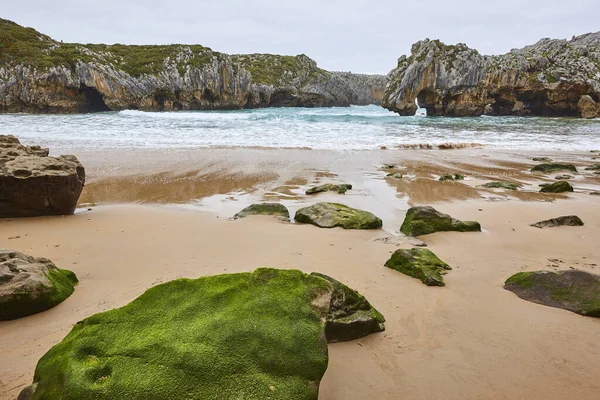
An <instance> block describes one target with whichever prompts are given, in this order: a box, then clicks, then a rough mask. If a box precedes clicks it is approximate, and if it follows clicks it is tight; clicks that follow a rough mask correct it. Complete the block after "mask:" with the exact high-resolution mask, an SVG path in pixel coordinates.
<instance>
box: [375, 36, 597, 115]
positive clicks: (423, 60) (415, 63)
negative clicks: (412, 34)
mask: <svg viewBox="0 0 600 400" xmlns="http://www.w3.org/2000/svg"><path fill="white" fill-rule="evenodd" d="M599 44H600V32H596V33H588V34H584V35H580V36H577V37H574V38H572V39H571V40H568V41H567V40H552V39H541V40H540V41H538V42H537V43H535V44H533V45H530V46H526V47H524V48H522V49H513V50H511V51H510V52H509V53H507V54H504V55H494V56H488V55H482V54H480V53H479V52H478V51H477V50H475V49H471V48H469V47H468V46H467V45H465V44H463V43H458V44H456V45H447V44H444V43H442V42H440V41H439V40H429V39H426V40H422V41H419V42H417V43H415V44H414V45H413V46H412V48H411V53H410V55H409V56H401V57H400V58H399V59H398V64H397V66H396V68H395V69H394V70H392V71H391V72H390V73H389V74H388V80H389V82H388V85H387V86H386V90H385V94H384V97H383V101H382V106H383V107H385V108H387V109H388V110H390V111H395V112H397V113H399V114H400V115H410V116H412V115H415V111H416V110H417V106H416V104H415V100H417V101H418V104H419V106H420V107H422V108H425V109H426V110H427V115H430V116H453V117H465V116H479V115H483V114H485V115H517V116H524V115H537V116H545V117H556V116H574V117H575V116H577V117H579V116H583V117H587V118H590V117H593V116H594V115H597V112H598V110H600V107H597V105H596V104H595V103H596V102H595V101H594V99H597V98H598V96H599V95H600V85H599V83H598V78H599V77H600V52H599V51H598V45H599ZM582 100H583V101H582ZM588 110H589V111H588Z"/></svg>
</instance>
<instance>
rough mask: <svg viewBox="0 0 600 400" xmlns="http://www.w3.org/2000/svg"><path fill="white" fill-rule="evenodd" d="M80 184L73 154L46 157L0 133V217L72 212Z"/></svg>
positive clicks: (80, 169)
mask: <svg viewBox="0 0 600 400" xmlns="http://www.w3.org/2000/svg"><path fill="white" fill-rule="evenodd" d="M84 183H85V170H84V168H83V166H82V165H81V164H80V163H79V161H78V160H77V158H75V156H60V157H49V156H48V149H42V148H40V147H39V146H23V145H21V144H20V143H19V140H18V139H17V138H16V137H14V136H1V135H0V218H6V217H33V216H39V215H68V214H73V212H74V211H75V207H76V205H77V200H78V199H79V195H80V194H81V191H82V190H83V185H84Z"/></svg>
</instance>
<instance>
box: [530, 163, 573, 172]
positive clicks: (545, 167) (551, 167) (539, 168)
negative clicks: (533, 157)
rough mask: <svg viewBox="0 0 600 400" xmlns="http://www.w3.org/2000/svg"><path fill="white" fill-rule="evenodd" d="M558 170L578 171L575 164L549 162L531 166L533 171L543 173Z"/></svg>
mask: <svg viewBox="0 0 600 400" xmlns="http://www.w3.org/2000/svg"><path fill="white" fill-rule="evenodd" d="M557 171H571V172H573V173H575V174H576V173H577V168H576V167H575V166H574V165H573V164H560V163H549V164H539V165H536V166H535V167H533V168H531V172H540V173H542V174H551V173H553V172H557Z"/></svg>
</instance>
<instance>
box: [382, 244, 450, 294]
mask: <svg viewBox="0 0 600 400" xmlns="http://www.w3.org/2000/svg"><path fill="white" fill-rule="evenodd" d="M385 266H386V267H388V268H391V269H394V270H396V271H399V272H402V273H403V274H406V275H408V276H412V277H413V278H417V279H420V280H421V282H423V283H424V284H426V285H427V286H444V285H445V284H444V278H443V277H442V275H445V274H446V271H447V270H451V269H452V268H451V267H450V266H449V265H448V264H446V263H445V262H443V261H442V260H440V259H439V258H438V257H437V256H436V255H435V254H434V253H433V252H432V251H431V250H428V249H423V248H412V249H408V250H407V249H400V250H396V251H395V252H394V254H392V257H391V258H390V259H389V260H388V261H387V262H386V263H385Z"/></svg>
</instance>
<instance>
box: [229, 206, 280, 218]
mask: <svg viewBox="0 0 600 400" xmlns="http://www.w3.org/2000/svg"><path fill="white" fill-rule="evenodd" d="M249 215H274V216H277V217H279V218H281V219H282V220H284V221H289V220H290V212H289V211H288V209H287V207H286V206H284V205H283V204H279V203H259V204H252V205H250V206H248V207H246V208H244V209H243V210H242V211H240V212H239V213H237V214H235V215H234V216H233V219H239V218H245V217H247V216H249Z"/></svg>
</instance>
